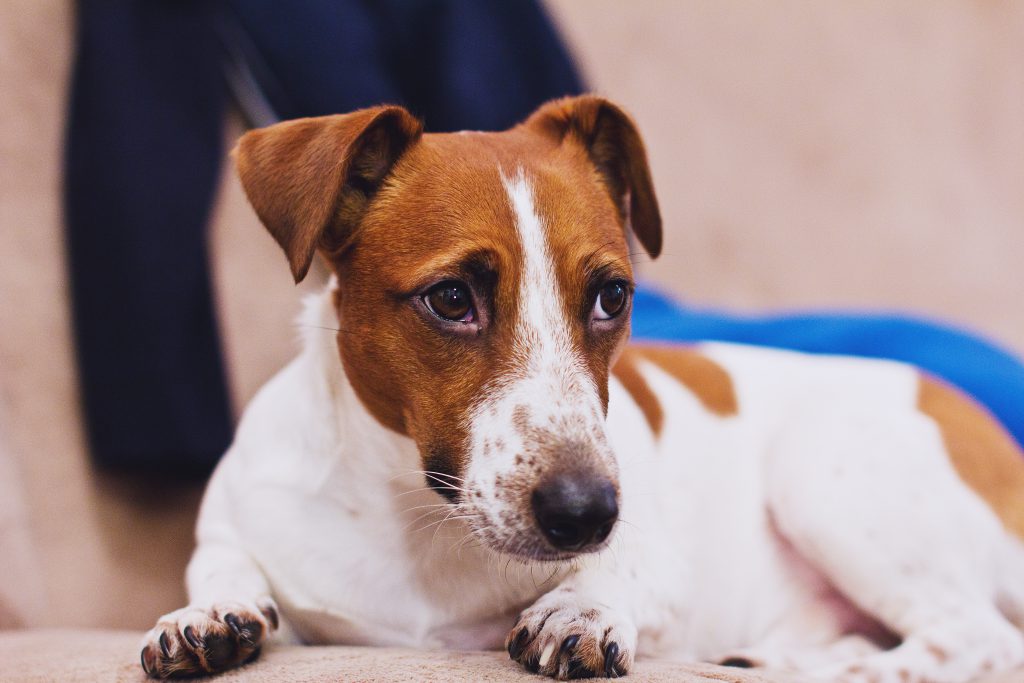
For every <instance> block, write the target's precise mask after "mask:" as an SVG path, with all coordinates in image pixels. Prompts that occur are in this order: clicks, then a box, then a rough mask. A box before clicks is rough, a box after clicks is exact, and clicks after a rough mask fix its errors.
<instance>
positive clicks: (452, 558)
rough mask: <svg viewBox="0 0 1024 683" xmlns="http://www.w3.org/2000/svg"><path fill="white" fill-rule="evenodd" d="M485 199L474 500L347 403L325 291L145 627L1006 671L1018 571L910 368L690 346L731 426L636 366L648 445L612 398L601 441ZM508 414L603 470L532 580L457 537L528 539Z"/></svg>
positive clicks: (1021, 658) (543, 298)
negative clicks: (885, 644)
mask: <svg viewBox="0 0 1024 683" xmlns="http://www.w3.org/2000/svg"><path fill="white" fill-rule="evenodd" d="M505 186H506V188H507V190H508V193H509V200H510V202H511V204H512V206H513V208H514V210H515V215H516V219H517V230H518V231H519V233H518V234H519V236H520V240H521V242H522V245H523V253H524V262H523V264H522V274H521V277H522V282H523V285H522V297H521V309H520V311H519V328H518V329H517V345H516V350H515V353H516V354H517V358H518V361H519V363H518V370H517V371H516V372H514V373H512V374H511V375H510V376H508V377H506V378H504V379H503V380H502V381H501V382H500V383H499V384H497V385H495V386H493V387H488V393H487V399H486V400H485V401H484V402H482V403H481V405H480V406H479V408H478V409H477V410H476V412H475V414H474V415H473V417H472V429H471V433H472V434H473V440H474V441H473V448H472V449H471V463H470V465H469V467H468V470H467V473H466V477H465V481H464V482H458V483H457V485H458V486H459V487H460V488H463V489H465V490H467V491H479V492H480V494H481V495H480V499H481V500H480V502H477V503H468V504H460V505H459V506H458V507H448V506H446V505H444V504H443V501H442V500H441V498H440V497H439V496H438V495H437V494H436V493H435V492H433V491H431V490H428V489H425V488H423V476H422V474H421V473H420V472H419V469H420V467H421V465H420V464H419V462H420V460H419V455H418V453H417V449H416V446H415V444H414V443H413V442H412V441H411V440H409V439H407V438H405V437H402V436H399V435H397V434H395V433H393V432H391V431H389V430H387V429H385V428H384V427H382V426H381V425H379V424H378V423H377V422H376V421H375V420H374V418H373V417H372V416H371V415H370V414H369V413H368V412H367V411H366V410H365V409H364V408H363V406H362V404H361V403H360V402H359V400H358V399H357V398H356V396H355V394H354V393H353V390H352V388H351V386H350V385H349V383H348V380H347V379H346V377H345V375H344V372H343V369H342V366H341V363H340V360H339V358H338V351H337V348H336V342H335V339H334V337H333V335H332V334H331V333H330V332H326V331H324V328H332V327H336V326H337V324H338V320H337V319H336V317H335V313H334V309H333V308H332V305H331V298H330V293H329V292H325V293H324V294H323V295H321V296H319V297H315V298H313V299H312V300H311V301H310V302H309V304H308V308H307V311H306V314H305V316H304V323H305V326H304V329H305V330H306V332H305V340H304V348H303V351H302V353H301V355H300V356H299V357H298V358H297V359H296V360H295V361H294V362H292V363H291V364H290V365H289V366H288V367H287V368H285V369H284V370H282V371H281V373H279V374H278V376H277V377H275V378H274V379H273V380H271V382H269V383H268V384H267V385H266V387H264V388H263V390H262V391H261V392H260V393H259V394H258V396H257V397H256V398H255V399H254V400H253V402H252V403H251V404H250V406H249V407H248V408H247V410H246V412H245V416H244V418H243V420H242V423H241V425H240V427H239V430H238V434H237V437H236V439H235V442H234V444H233V445H232V447H231V449H230V451H229V452H228V453H227V454H226V455H225V457H224V459H223V461H222V462H221V464H220V466H219V467H218V469H217V471H216V473H215V475H214V477H213V479H212V480H211V482H210V485H209V488H208V490H207V494H206V497H205V499H204V503H203V507H202V511H201V515H200V520H199V525H198V531H197V535H198V542H199V545H198V548H197V550H196V553H195V556H194V557H193V560H192V562H191V564H190V566H189V570H188V587H189V595H190V602H191V606H190V609H186V610H182V611H179V612H177V613H172V614H170V615H167V616H166V617H165V618H164V620H163V621H162V622H161V623H169V624H171V627H172V628H173V627H177V628H178V629H182V628H183V624H185V623H193V624H194V623H199V622H197V621H196V620H197V619H199V620H200V621H201V619H202V616H201V615H202V614H209V613H216V611H217V609H218V605H222V604H237V605H243V606H259V605H261V604H266V601H267V600H268V599H270V598H272V599H273V600H275V601H276V603H277V605H278V606H279V607H280V610H281V614H282V617H283V618H284V619H285V621H286V622H287V624H288V627H287V629H286V632H287V633H290V634H292V636H293V637H295V638H298V639H300V640H302V641H303V642H310V643H327V642H331V643H357V644H377V645H406V646H417V647H450V648H462V649H465V648H477V647H496V646H500V644H501V642H502V640H503V638H504V637H505V634H506V632H507V631H508V629H509V628H511V627H512V626H513V624H514V622H515V616H514V615H515V614H516V612H517V611H519V610H522V609H524V608H526V609H525V611H524V612H523V614H522V619H521V621H520V622H519V624H520V625H521V626H523V627H527V628H531V629H535V630H536V629H542V631H543V632H542V633H539V634H538V635H537V638H536V644H535V647H536V648H538V649H537V653H538V655H539V656H540V657H542V658H543V659H544V660H545V665H549V664H550V662H552V661H554V659H555V657H554V655H553V653H555V652H556V648H557V647H558V643H560V642H561V641H562V639H563V638H564V637H565V635H567V634H568V633H569V631H570V630H571V629H577V632H579V629H581V628H582V629H583V632H584V633H585V634H589V635H588V636H587V637H592V638H595V639H598V638H614V639H615V642H616V643H617V644H618V646H619V647H620V649H621V650H622V652H623V661H625V662H626V664H627V665H628V664H629V663H631V662H632V658H633V656H634V655H635V654H636V653H637V652H639V654H641V655H648V656H658V657H668V658H677V659H700V660H712V661H714V660H717V659H720V658H723V657H726V656H730V655H742V656H746V657H749V658H751V659H754V660H757V661H759V662H763V663H765V664H768V665H770V666H775V667H788V668H794V669H797V670H800V671H804V672H807V673H810V674H811V675H817V676H819V677H820V678H821V680H828V681H848V682H851V683H868V682H869V681H870V682H872V683H885V682H887V681H900V682H901V683H906V682H908V681H909V682H911V683H913V682H920V681H925V680H927V681H936V682H940V683H961V682H965V681H967V680H968V679H969V678H971V677H973V676H976V675H978V674H980V673H982V672H983V671H985V670H987V669H990V670H992V671H997V670H1000V669H1008V668H1010V667H1013V666H1017V665H1020V664H1022V663H1024V640H1022V638H1021V634H1020V632H1019V631H1018V630H1016V629H1015V628H1013V627H1011V626H1010V624H1009V622H1008V621H1007V620H1006V619H1005V618H1004V617H1003V616H1002V614H1001V613H1000V612H999V610H997V609H996V604H997V602H998V601H999V600H1003V601H1005V602H1006V604H1005V605H1004V606H1006V607H1007V611H1013V610H1017V616H1018V618H1019V617H1020V615H1021V614H1022V613H1024V605H1022V604H1020V603H1021V601H1022V600H1024V588H1022V585H1021V584H1022V581H1024V574H1022V573H1021V569H1022V568H1024V551H1022V550H1021V547H1020V544H1019V543H1018V542H1017V541H1016V540H1015V539H1012V538H1011V537H1010V536H1009V534H1008V533H1007V532H1006V531H1004V529H1003V528H1002V526H1001V525H1000V523H999V521H998V520H997V518H996V517H995V515H994V514H993V512H992V510H991V509H990V508H989V507H988V506H987V505H986V504H985V503H984V502H982V501H981V499H980V498H978V497H977V496H976V495H975V494H974V493H973V492H972V491H970V490H969V489H968V488H967V487H966V486H965V485H964V484H963V483H962V482H961V480H960V479H959V478H958V477H957V476H956V473H955V472H954V471H953V469H952V466H951V465H950V462H949V459H948V457H947V455H946V453H945V452H944V446H943V443H942V440H941V438H940V435H939V433H938V431H937V428H936V426H935V424H934V423H932V422H931V421H930V420H929V419H927V418H925V417H924V416H923V415H921V414H920V413H919V412H918V411H917V409H916V397H917V386H918V384H917V383H918V376H917V373H916V372H915V371H913V370H912V369H910V368H908V367H906V366H904V365H900V364H897V363H890V362H884V361H875V360H865V359H849V358H836V357H812V356H806V355H802V354H796V353H789V352H782V351H774V350H768V349H755V348H749V347H742V346H732V345H726V344H708V345H705V346H704V347H703V351H704V352H705V353H706V354H707V355H708V356H709V357H710V358H711V359H713V360H714V361H715V362H716V363H718V364H719V365H721V366H722V367H723V368H724V369H725V370H726V371H727V373H728V375H729V376H730V377H731V379H732V381H733V384H734V388H735V391H736V394H737V397H738V403H739V413H738V414H737V415H735V416H726V417H720V416H716V415H714V414H711V413H709V412H708V411H707V410H706V409H705V408H704V407H703V406H702V404H701V403H700V401H699V400H697V398H696V397H695V396H694V395H693V394H692V393H691V392H690V391H689V390H688V389H687V388H686V387H685V386H683V385H681V384H680V383H678V382H677V381H676V380H675V379H674V378H673V377H671V376H670V375H668V374H667V373H665V372H664V371H662V370H661V369H659V368H658V367H657V366H655V365H653V364H650V363H641V365H640V368H639V371H640V372H641V374H642V376H643V377H644V379H645V380H646V381H647V383H648V384H649V386H650V388H651V389H652V391H653V392H654V393H655V394H656V395H657V396H658V399H659V401H660V403H661V406H662V409H663V411H664V426H663V429H662V432H661V434H660V436H658V437H656V436H655V435H654V434H653V433H652V432H651V430H650V428H649V426H648V424H647V422H646V420H645V419H644V416H643V413H642V412H641V410H640V408H639V407H638V406H637V405H636V404H635V403H634V401H633V399H632V398H631V396H630V395H629V393H628V392H627V391H626V390H625V389H624V388H623V386H622V385H621V384H620V383H619V382H618V381H616V380H615V379H614V378H613V379H612V380H611V383H610V387H609V404H608V415H607V420H606V421H605V420H603V419H602V418H601V415H600V413H601V411H600V406H599V403H598V401H597V396H596V388H595V387H593V385H592V382H591V381H590V379H589V376H588V375H587V374H586V372H584V371H583V370H582V362H581V360H580V359H579V358H575V357H574V356H573V352H572V349H571V345H570V344H569V342H568V333H567V332H566V331H565V329H564V324H565V323H564V321H562V320H561V304H560V302H559V301H558V298H557V297H558V296H559V294H558V292H557V290H556V289H554V288H553V287H552V283H553V282H555V278H554V275H553V266H552V264H551V259H550V255H549V254H548V251H547V250H548V249H549V247H548V245H547V243H546V240H545V236H544V226H543V222H542V218H541V217H539V216H537V214H536V211H535V209H534V206H533V201H532V195H531V191H530V187H529V184H528V182H527V181H526V180H525V178H524V177H523V176H522V175H521V174H518V175H516V176H515V177H513V178H511V179H508V178H506V179H505ZM521 405H529V406H531V412H530V421H531V423H532V424H535V425H536V426H537V427H538V428H548V429H550V428H551V427H550V424H554V425H556V428H557V426H558V425H569V424H570V422H572V423H573V424H576V425H577V426H576V427H573V429H576V431H575V432H573V433H572V434H570V436H571V438H576V439H580V440H586V441H587V442H588V443H589V444H590V445H591V446H593V448H594V451H595V452H596V453H598V454H599V455H600V457H601V458H602V459H603V460H602V462H603V463H604V464H605V465H606V466H607V467H608V468H609V470H610V471H614V472H617V474H618V479H619V484H620V489H621V516H620V520H621V521H620V523H619V525H618V526H617V529H616V532H615V534H614V535H613V537H612V542H611V545H610V547H609V548H608V549H607V550H606V551H605V552H602V553H600V554H597V555H591V556H585V557H582V558H580V559H578V560H577V561H576V562H575V563H574V564H572V565H568V564H561V565H556V566H551V565H540V564H529V563H527V562H524V561H520V560H507V558H502V557H499V556H498V555H496V554H495V553H494V552H493V551H492V550H491V549H489V548H488V547H487V544H486V543H483V544H481V543H479V542H478V540H479V539H481V538H482V539H484V540H485V541H486V540H491V541H494V540H497V541H500V542H510V541H509V539H510V538H512V537H514V535H515V533H516V532H518V531H521V529H519V528H518V527H517V525H522V524H527V523H529V520H528V519H526V518H525V517H523V516H522V515H521V514H520V515H519V520H518V521H517V522H506V521H505V520H504V518H503V516H502V514H501V513H502V512H509V511H510V509H509V507H508V505H507V503H505V502H503V501H502V500H501V499H500V496H499V495H498V492H497V490H496V488H497V487H496V484H495V480H496V478H497V477H498V476H499V475H502V474H505V475H508V474H510V473H514V472H515V471H516V470H515V467H516V466H515V462H514V459H515V456H516V454H517V452H518V451H519V449H520V448H521V447H522V446H523V436H522V434H521V433H520V432H518V431H517V430H516V429H513V428H512V426H511V422H510V419H511V418H510V414H511V413H513V412H515V410H516V408H517V407H519V406H521ZM569 417H572V418H573V420H568V418H569ZM549 420H551V421H553V422H552V423H549V422H548V421H549ZM580 420H582V422H579V421H580ZM578 424H584V425H587V428H586V429H583V430H580V429H579V427H578ZM496 441H501V442H502V443H501V444H500V445H499V444H497V443H495V442H496ZM485 442H487V444H486V445H485ZM421 506H436V507H421ZM435 510H436V514H435V513H434V512H432V511H435ZM424 511H426V514H425V517H423V518H422V519H418V517H419V516H420V515H421V514H424ZM446 514H449V515H451V516H452V517H453V518H452V519H448V520H447V521H443V522H442V521H441V520H442V519H443V518H444V516H445V515H446ZM463 517H465V519H463ZM483 527H489V530H488V529H484V528H483ZM487 533H492V534H493V535H494V538H490V539H488V537H487V535H486V534H487ZM531 604H532V605H533V606H532V607H531ZM854 604H855V605H856V606H857V607H859V608H860V610H863V612H865V613H866V614H867V618H865V617H864V616H863V615H862V614H861V613H860V612H859V611H858V610H856V609H854V607H853V606H854ZM196 610H199V611H198V612H197V611H196ZM211 610H212V612H211ZM197 615H199V616H197ZM583 615H590V616H583ZM594 615H596V616H594ZM188 620H192V621H188ZM874 622H880V623H882V624H884V625H885V626H886V627H887V628H889V629H891V630H892V631H894V632H896V633H897V634H898V635H900V636H901V637H903V639H904V644H903V645H902V646H900V647H898V648H896V649H894V650H891V651H884V652H883V651H879V650H878V648H877V647H876V646H875V645H873V644H871V643H870V642H869V641H867V640H866V639H864V638H860V637H857V636H856V635H849V634H850V633H851V631H854V632H855V631H857V630H858V629H865V628H870V627H871V626H872V625H873V623H874ZM159 628H161V627H160V626H159V625H158V629H159ZM158 629H155V630H154V632H151V633H150V634H149V635H148V636H147V641H146V642H147V643H148V644H149V645H150V646H151V647H152V646H153V643H155V642H156V641H155V638H156V637H157V634H158V632H159V631H158ZM548 673H557V672H555V671H548ZM562 673H564V669H563V670H562Z"/></svg>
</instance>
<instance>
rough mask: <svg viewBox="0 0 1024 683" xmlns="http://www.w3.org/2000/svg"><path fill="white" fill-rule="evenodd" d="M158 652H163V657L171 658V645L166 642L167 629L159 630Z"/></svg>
mask: <svg viewBox="0 0 1024 683" xmlns="http://www.w3.org/2000/svg"><path fill="white" fill-rule="evenodd" d="M160 652H163V653H164V659H170V658H171V646H170V644H169V643H168V642H167V631H161V632H160Z"/></svg>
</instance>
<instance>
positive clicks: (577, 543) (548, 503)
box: [531, 473, 619, 550]
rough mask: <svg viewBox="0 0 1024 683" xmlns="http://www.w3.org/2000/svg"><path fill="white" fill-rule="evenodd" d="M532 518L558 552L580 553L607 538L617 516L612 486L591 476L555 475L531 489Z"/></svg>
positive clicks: (583, 474)
mask: <svg viewBox="0 0 1024 683" xmlns="http://www.w3.org/2000/svg"><path fill="white" fill-rule="evenodd" d="M531 502H532V503H533V515H534V517H536V518H537V525H538V526H539V527H540V530H541V532H542V533H543V534H544V537H545V538H547V539H548V541H549V542H550V543H551V545H553V546H554V547H555V548H558V549H559V550H580V549H582V548H584V547H586V546H588V545H593V544H597V543H600V542H601V541H603V540H604V539H606V538H608V534H610V533H611V531H612V527H613V526H615V520H616V519H618V516H619V504H618V502H617V501H616V495H615V486H614V485H613V484H612V483H611V482H610V481H608V480H607V479H605V478H604V477H600V476H597V475H594V474H591V473H567V474H556V475H553V476H551V477H548V478H547V479H545V480H544V481H542V482H541V483H540V485H538V486H537V488H536V489H534V490H533V499H532V501H531Z"/></svg>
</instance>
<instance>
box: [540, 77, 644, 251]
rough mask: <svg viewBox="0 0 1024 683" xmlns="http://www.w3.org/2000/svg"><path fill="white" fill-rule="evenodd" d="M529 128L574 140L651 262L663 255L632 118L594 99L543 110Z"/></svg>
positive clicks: (554, 103)
mask: <svg viewBox="0 0 1024 683" xmlns="http://www.w3.org/2000/svg"><path fill="white" fill-rule="evenodd" d="M525 125H526V126H528V127H532V128H534V129H535V130H539V131H541V132H542V133H543V134H545V135H549V136H554V137H555V138H557V139H559V140H561V139H565V138H566V137H568V136H572V137H575V138H576V140H577V141H578V142H579V143H580V144H582V145H583V147H584V148H585V149H586V150H587V153H588V154H589V155H590V159H591V161H592V162H593V163H594V165H595V166H596V167H597V170H598V171H599V172H600V173H601V176H602V177H603V178H604V181H605V184H606V185H607V187H608V191H609V192H610V193H611V196H612V200H613V201H614V202H615V205H616V206H617V207H618V209H619V213H620V214H621V216H622V218H623V221H624V222H625V223H626V224H627V225H628V226H629V227H631V228H632V230H633V234H635V235H636V237H637V239H638V240H640V244H642V245H643V247H644V249H646V250H647V253H648V254H650V256H651V258H655V257H657V256H658V254H660V253H661V212H660V211H659V210H658V199H657V197H655V196H654V184H653V183H652V182H651V171H650V169H649V168H648V166H647V153H646V152H645V151H644V143H643V140H641V139H640V133H639V132H637V129H636V126H635V125H634V124H633V121H632V120H631V119H630V118H629V116H628V115H627V114H626V113H625V112H624V111H622V109H620V108H619V107H617V106H616V105H614V104H612V103H611V102H609V101H608V100H606V99H604V98H601V97H596V96H594V95H583V96H580V97H567V98H564V99H561V100H554V101H552V102H548V103H547V104H545V105H543V106H541V108H540V109H538V110H537V111H536V112H534V113H533V114H532V115H531V116H530V118H529V119H527V121H526V124H525Z"/></svg>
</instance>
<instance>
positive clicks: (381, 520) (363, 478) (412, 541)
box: [299, 278, 568, 620]
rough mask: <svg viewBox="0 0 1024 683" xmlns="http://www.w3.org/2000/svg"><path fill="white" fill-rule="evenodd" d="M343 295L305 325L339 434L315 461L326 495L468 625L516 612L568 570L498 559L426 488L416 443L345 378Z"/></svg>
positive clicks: (309, 315) (307, 348)
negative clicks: (339, 305) (390, 425)
mask: <svg viewBox="0 0 1024 683" xmlns="http://www.w3.org/2000/svg"><path fill="white" fill-rule="evenodd" d="M336 286H337V283H336V281H335V280H334V279H333V278H332V280H331V282H330V284H329V285H328V287H327V288H326V289H325V291H324V292H322V293H321V294H317V295H313V296H311V297H309V298H308V299H307V301H306V305H305V311H304V313H303V314H302V317H301V318H300V321H299V326H300V329H301V330H302V335H303V341H304V351H303V359H304V361H305V362H307V363H308V371H309V380H310V381H311V382H315V383H317V386H316V389H315V390H316V391H317V392H323V394H324V403H325V404H327V405H329V406H330V411H331V418H332V420H333V424H334V425H335V433H334V436H333V438H332V439H330V440H331V441H332V442H333V443H331V444H323V446H324V448H323V449H322V450H321V453H320V455H319V456H317V457H318V459H319V460H320V462H319V463H317V465H318V467H317V469H318V471H319V472H320V473H321V474H320V476H319V477H318V479H319V481H318V482H317V483H316V484H314V486H316V487H317V488H318V489H319V493H318V495H322V494H326V495H328V496H330V497H331V498H332V499H334V500H335V501H337V502H338V504H339V505H341V506H344V507H345V508H348V509H357V510H358V512H359V518H361V519H364V520H372V526H373V529H374V530H375V533H377V534H381V535H383V536H385V537H387V538H388V539H390V540H389V541H388V543H389V544H390V545H393V546H395V548H401V552H402V553H403V554H405V555H407V556H408V557H409V558H410V560H411V561H410V562H408V563H407V564H406V565H405V566H408V567H412V568H415V570H416V574H417V577H418V578H417V581H419V582H422V584H423V585H424V586H425V587H426V588H428V590H427V591H426V592H427V593H429V594H431V596H432V598H433V599H436V600H437V602H438V604H448V605H451V604H460V610H464V611H465V612H467V614H462V615H460V619H461V620H465V618H466V617H467V616H468V617H470V618H472V614H473V613H476V612H479V613H480V615H483V614H488V613H490V614H493V612H494V608H495V606H499V608H500V606H502V605H504V606H505V607H506V609H507V610H509V611H511V612H514V611H515V610H517V609H519V608H521V607H522V606H523V605H525V604H527V603H528V602H530V601H531V600H533V599H534V598H535V597H536V595H537V594H538V590H542V589H543V588H544V586H545V585H547V584H548V579H550V580H552V581H555V580H557V578H558V577H561V576H564V574H565V572H566V571H567V570H568V567H567V566H565V567H556V566H554V565H536V566H531V565H529V564H525V563H522V562H518V561H515V560H513V561H509V560H508V558H505V557H499V556H498V555H496V554H494V553H493V552H492V551H490V550H488V549H486V548H485V547H484V546H483V545H482V544H481V543H480V542H479V541H478V540H476V539H475V538H474V537H473V536H472V534H471V533H470V529H469V528H468V527H467V526H466V524H465V522H464V521H463V520H462V519H461V518H460V515H459V513H458V510H457V508H456V507H454V506H452V505H449V504H448V502H447V501H446V500H445V499H444V498H443V497H442V496H441V495H439V494H438V493H437V492H436V491H434V490H433V489H431V488H430V487H429V486H428V481H427V478H426V476H425V475H424V473H423V471H422V470H423V465H422V463H421V459H420V455H419V452H418V449H417V447H416V444H415V442H414V441H413V440H412V439H410V438H409V437H406V436H403V435H401V434H398V433H396V432H394V431H392V430H390V429H387V428H386V427H384V426H383V425H381V424H380V423H379V422H378V421H377V420H376V419H375V418H374V417H373V416H372V415H371V414H370V413H369V411H368V410H367V409H366V407H365V406H363V404H362V402H361V401H360V400H359V397H358V396H357V395H356V393H355V390H354V389H353V388H352V386H351V384H350V383H349V381H348V379H347V378H346V376H345V372H344V368H343V365H342V363H341V359H340V356H339V353H338V346H337V343H338V342H337V330H338V329H339V328H340V327H342V326H343V325H344V322H343V321H339V319H338V313H337V311H336V309H335V307H334V301H333V299H334V297H333V295H332V291H333V289H334V288H335V287H336ZM449 514H450V517H449V518H448V519H447V520H446V521H442V520H445V518H446V517H447V516H449ZM413 559H414V561H412V560H413ZM496 566H500V567H502V568H503V569H502V572H501V573H502V577H501V580H500V581H494V580H493V579H494V574H495V571H496V570H495V567H496ZM456 578H457V579H458V580H456ZM427 584H431V585H429V586H427ZM433 584H436V585H433ZM538 586H539V588H538ZM447 593H452V595H450V596H446V594H447ZM449 598H450V599H449Z"/></svg>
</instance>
